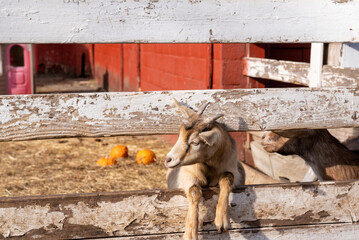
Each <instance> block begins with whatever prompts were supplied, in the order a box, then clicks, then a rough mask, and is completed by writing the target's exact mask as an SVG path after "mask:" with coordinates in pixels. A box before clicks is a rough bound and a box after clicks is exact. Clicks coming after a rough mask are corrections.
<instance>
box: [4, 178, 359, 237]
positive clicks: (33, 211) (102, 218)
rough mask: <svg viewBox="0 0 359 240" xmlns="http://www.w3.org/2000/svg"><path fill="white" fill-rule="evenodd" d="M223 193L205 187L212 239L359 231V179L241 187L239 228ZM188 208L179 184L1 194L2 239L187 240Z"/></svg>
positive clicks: (205, 216) (207, 231)
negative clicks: (221, 218) (223, 228)
mask: <svg viewBox="0 0 359 240" xmlns="http://www.w3.org/2000/svg"><path fill="white" fill-rule="evenodd" d="M217 198H218V189H207V190H204V197H203V203H202V204H201V206H200V221H201V234H202V236H203V238H204V239H218V237H221V239H231V238H233V237H235V238H236V239H272V238H273V239H274V238H275V239H314V237H313V236H314V235H315V236H316V237H315V239H318V238H320V236H322V237H324V236H326V237H335V236H336V237H337V235H336V234H338V231H340V232H341V235H340V236H341V239H343V238H342V236H343V237H345V239H354V238H355V237H357V233H356V231H358V230H359V225H358V223H357V221H358V219H359V203H358V201H357V199H358V198H359V182H326V183H315V184H305V183H303V184H279V185H262V186H261V185H253V186H247V187H243V188H240V189H236V190H234V192H233V193H232V194H231V196H230V219H231V230H230V231H229V232H228V233H224V234H222V235H218V233H216V232H215V226H214V224H213V220H214V217H215V207H216V202H217ZM187 206H188V204H187V200H186V198H185V196H184V194H183V193H182V191H178V190H152V191H141V192H120V193H98V194H97V193H95V194H74V195H57V196H39V197H15V198H0V222H1V223H2V224H1V225H0V238H1V237H17V236H19V237H20V236H24V237H26V238H28V239H31V238H38V237H42V238H44V237H46V238H53V237H56V238H62V239H63V238H90V237H96V238H97V237H106V236H118V238H119V239H122V238H124V239H172V238H173V239H179V237H180V236H181V235H182V233H183V230H184V221H185V216H186V212H187ZM311 230H312V231H311ZM317 233H318V235H317ZM303 234H304V235H303ZM304 236H305V238H303V237H304ZM255 237H256V238H255ZM300 237H301V238H300ZM307 237H308V238H307Z"/></svg>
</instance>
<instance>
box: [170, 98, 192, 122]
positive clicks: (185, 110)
mask: <svg viewBox="0 0 359 240" xmlns="http://www.w3.org/2000/svg"><path fill="white" fill-rule="evenodd" d="M173 101H174V103H175V105H176V107H177V108H178V109H179V110H180V111H181V112H182V114H184V115H185V116H186V117H187V118H189V117H190V116H192V115H193V114H196V112H195V111H193V110H192V109H190V108H189V107H186V106H185V105H183V104H180V103H179V102H177V100H176V99H175V98H173Z"/></svg>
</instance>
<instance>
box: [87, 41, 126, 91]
mask: <svg viewBox="0 0 359 240" xmlns="http://www.w3.org/2000/svg"><path fill="white" fill-rule="evenodd" d="M94 52H95V53H94V68H95V78H96V79H97V81H98V82H99V83H100V84H101V85H102V86H103V87H104V88H105V89H106V90H108V91H111V92H117V91H122V90H123V87H122V69H123V66H122V62H123V47H122V44H95V49H94Z"/></svg>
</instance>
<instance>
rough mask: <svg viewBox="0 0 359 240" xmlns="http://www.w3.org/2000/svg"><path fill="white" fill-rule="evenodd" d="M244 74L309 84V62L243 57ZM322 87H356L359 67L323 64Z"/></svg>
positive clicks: (358, 80) (358, 78)
mask: <svg viewBox="0 0 359 240" xmlns="http://www.w3.org/2000/svg"><path fill="white" fill-rule="evenodd" d="M244 64H245V66H246V67H245V70H244V73H243V74H244V75H246V76H249V77H256V78H263V79H271V80H275V81H281V82H287V83H293V84H299V85H304V86H309V81H308V79H309V71H310V64H308V63H300V62H291V61H278V60H273V59H264V58H245V59H244ZM321 81H322V83H321V84H322V87H357V86H359V69H356V68H344V67H340V66H328V65H324V66H323V70H322V80H321Z"/></svg>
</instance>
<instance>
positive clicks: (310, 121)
mask: <svg viewBox="0 0 359 240" xmlns="http://www.w3.org/2000/svg"><path fill="white" fill-rule="evenodd" d="M358 94H359V92H358V90H357V89H307V88H298V89H295V88H291V89H238V90H197V91H169V92H132V93H126V92H121V93H87V94H86V93H84V94H57V95H16V96H0V112H1V115H0V140H1V141H9V140H25V139H40V138H54V137H78V136H90V137H98V136H115V135H148V134H175V133H177V131H178V128H179V125H180V123H181V116H180V114H179V113H178V110H177V109H176V108H175V107H174V106H173V99H172V98H176V99H177V100H178V101H180V102H184V103H186V104H188V105H189V106H191V107H194V108H195V109H198V108H200V107H201V106H203V105H204V104H205V103H207V102H210V106H209V107H208V108H207V109H206V114H207V115H209V116H210V115H215V114H218V113H224V114H225V116H224V117H223V118H221V121H223V122H224V123H226V124H227V125H228V129H229V130H230V131H248V130H276V129H297V128H338V127H358V126H359V121H358V118H359V104H358V103H359V95H358Z"/></svg>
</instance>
